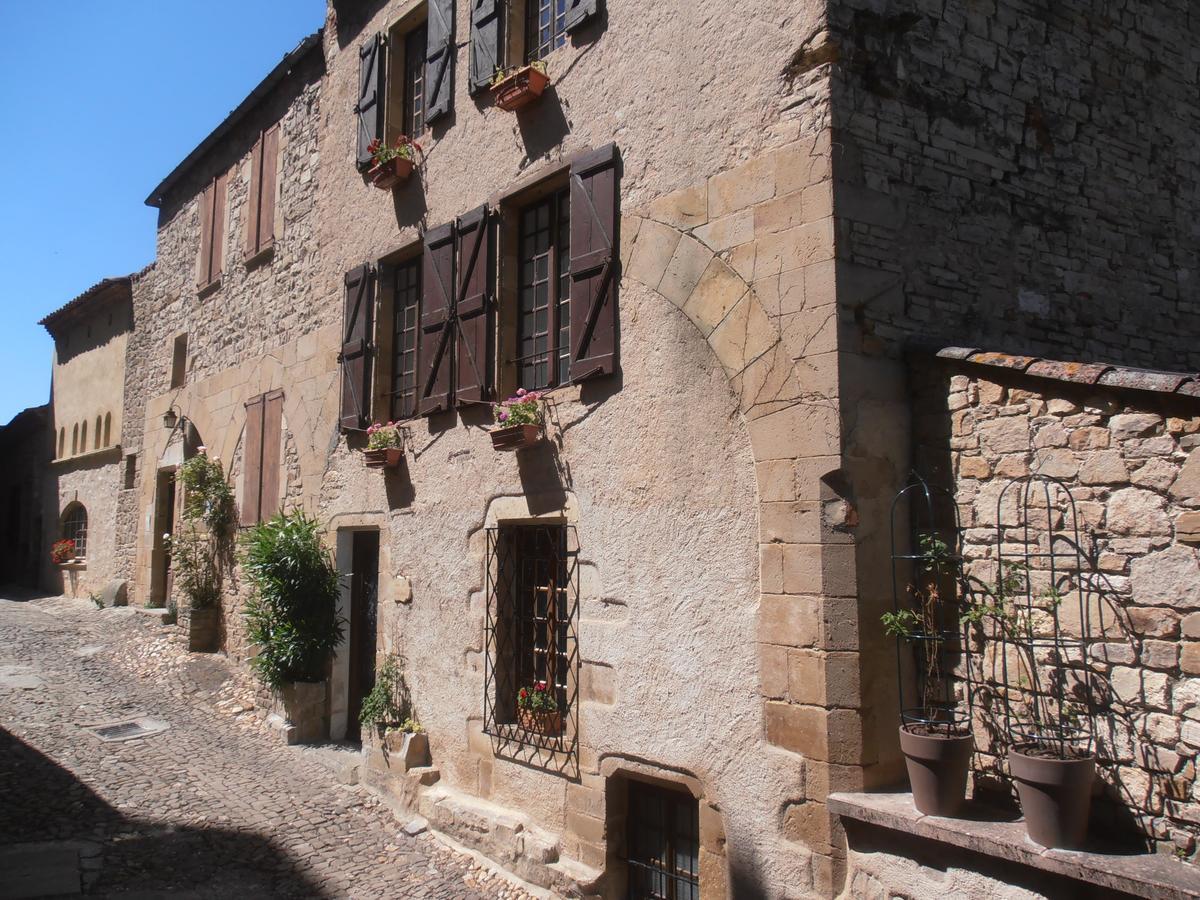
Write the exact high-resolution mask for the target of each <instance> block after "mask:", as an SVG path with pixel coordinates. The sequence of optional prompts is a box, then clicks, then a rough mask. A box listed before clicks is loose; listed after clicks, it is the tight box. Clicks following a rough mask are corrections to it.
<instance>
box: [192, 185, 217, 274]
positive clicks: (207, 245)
mask: <svg viewBox="0 0 1200 900" xmlns="http://www.w3.org/2000/svg"><path fill="white" fill-rule="evenodd" d="M214 192H215V186H214V184H213V183H212V182H209V184H208V187H206V188H205V189H204V192H203V193H202V194H201V195H200V269H199V271H198V272H197V273H196V284H197V285H198V286H200V287H204V286H205V285H206V284H208V283H209V282H210V281H212V226H213V194H214Z"/></svg>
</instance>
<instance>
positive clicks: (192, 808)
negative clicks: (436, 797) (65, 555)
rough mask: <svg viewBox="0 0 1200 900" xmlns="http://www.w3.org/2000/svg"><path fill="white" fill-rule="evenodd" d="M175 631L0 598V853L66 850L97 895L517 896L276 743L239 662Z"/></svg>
mask: <svg viewBox="0 0 1200 900" xmlns="http://www.w3.org/2000/svg"><path fill="white" fill-rule="evenodd" d="M172 631H173V629H172V628H171V627H170V626H163V625H161V624H159V623H157V622H155V621H154V620H152V619H148V618H147V617H145V616H143V615H139V614H136V613H134V612H133V611H132V610H126V609H114V610H97V609H95V608H94V607H93V606H92V604H91V603H90V602H88V601H82V602H81V601H77V600H70V599H64V598H48V599H35V600H31V601H27V602H17V601H11V600H0V855H3V854H4V853H8V854H9V855H10V856H11V854H13V853H19V852H21V850H22V848H30V847H31V845H41V844H44V845H48V846H49V848H50V851H53V852H50V853H49V855H46V853H47V851H45V850H43V849H41V848H32V850H31V849H27V850H26V851H25V855H24V858H25V859H26V860H28V859H37V858H45V859H47V860H53V862H48V863H47V864H48V865H50V864H53V865H57V866H61V865H62V864H63V863H62V862H61V860H62V859H63V858H70V859H71V860H75V859H78V869H79V880H80V889H81V890H82V892H83V893H85V894H87V895H91V896H101V897H123V898H134V897H138V898H142V897H146V898H149V897H162V896H171V897H188V898H205V900H207V898H230V897H236V898H243V897H244V898H251V897H331V898H332V897H372V898H375V897H396V898H410V897H411V898H451V897H453V898H482V897H512V898H526V897H529V896H530V895H529V894H527V893H525V892H524V891H523V890H521V889H520V888H518V887H517V886H515V885H513V884H511V883H510V882H508V881H506V880H504V879H503V878H501V877H500V876H498V875H496V874H495V873H493V872H492V871H490V870H489V869H485V868H483V867H482V866H480V865H478V864H476V863H474V862H473V860H472V859H470V858H469V857H466V856H463V855H461V854H458V853H455V852H453V851H452V850H450V849H449V848H447V847H446V846H444V845H443V844H442V843H440V842H439V841H437V840H436V839H435V838H434V837H433V836H431V835H429V834H428V833H425V834H420V835H417V836H416V837H410V836H409V835H407V834H405V833H404V832H403V830H402V827H403V824H404V823H403V822H398V821H397V820H396V819H395V818H394V817H393V816H392V814H391V813H390V812H389V811H388V810H387V809H386V808H385V807H383V806H382V805H381V804H380V803H379V801H378V799H377V798H376V797H374V795H372V794H371V793H370V792H368V791H366V790H365V789H364V788H361V787H358V786H347V785H343V784H340V783H338V780H337V779H336V778H335V777H334V773H333V771H331V769H330V768H329V767H328V766H326V765H322V764H321V763H320V762H319V761H317V759H316V758H315V755H314V754H313V753H312V752H311V751H303V750H300V749H298V748H295V747H291V748H289V747H286V746H284V745H283V744H282V743H281V742H280V739H279V738H278V737H277V736H275V735H274V734H272V733H271V732H269V731H268V730H267V729H266V728H265V727H264V726H263V725H262V723H261V718H262V717H261V713H260V711H259V710H257V709H256V708H255V696H256V690H255V687H254V685H253V684H252V683H251V682H249V681H248V679H247V678H246V676H245V674H244V673H242V672H240V671H238V670H237V669H236V668H235V667H234V666H233V665H231V664H230V663H229V662H228V661H226V660H225V659H224V658H223V657H220V656H217V655H210V654H189V653H187V652H186V651H185V650H184V649H183V648H182V647H180V646H179V645H178V644H177V643H176V642H175V641H174V640H173V638H172ZM132 716H146V717H150V718H153V719H159V720H162V721H164V722H166V723H167V726H168V727H167V729H166V730H165V731H162V732H159V733H157V734H152V735H149V736H146V737H142V738H138V739H134V740H127V741H121V742H107V743H106V742H104V741H101V740H100V739H99V738H98V737H96V736H94V735H93V734H92V733H90V732H88V731H87V730H85V728H84V726H87V725H94V724H97V723H104V722H112V721H115V720H120V719H124V718H129V717H132ZM64 848H65V849H66V850H67V851H68V852H67V855H66V857H64V856H63V853H62V851H63V849H64ZM35 851H36V853H40V854H42V856H31V855H30V853H31V852H35ZM55 853H57V856H56V855H55Z"/></svg>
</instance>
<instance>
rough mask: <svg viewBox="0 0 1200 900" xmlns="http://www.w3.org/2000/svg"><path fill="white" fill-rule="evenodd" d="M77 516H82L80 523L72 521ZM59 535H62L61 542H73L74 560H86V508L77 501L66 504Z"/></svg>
mask: <svg viewBox="0 0 1200 900" xmlns="http://www.w3.org/2000/svg"><path fill="white" fill-rule="evenodd" d="M77 514H78V515H79V516H82V522H78V521H74V522H73V521H72V520H73V519H74V518H75V516H76V515H77ZM59 533H60V534H61V535H62V538H61V539H62V540H68V539H70V540H73V541H74V542H75V559H77V560H86V559H87V533H88V512H87V507H85V506H84V505H83V504H82V503H80V502H79V501H74V502H72V503H69V504H67V508H66V509H64V510H63V514H62V525H61V526H60V528H59Z"/></svg>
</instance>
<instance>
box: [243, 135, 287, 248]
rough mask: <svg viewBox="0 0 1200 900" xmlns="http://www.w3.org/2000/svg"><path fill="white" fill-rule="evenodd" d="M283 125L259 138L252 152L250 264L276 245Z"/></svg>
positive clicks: (248, 216) (245, 241)
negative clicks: (276, 212)
mask: <svg viewBox="0 0 1200 900" xmlns="http://www.w3.org/2000/svg"><path fill="white" fill-rule="evenodd" d="M278 166H279V126H278V125H272V126H271V127H270V128H268V129H267V130H266V131H264V132H262V133H261V134H260V135H259V136H258V140H256V141H255V142H254V149H253V150H251V151H250V188H249V191H248V193H247V194H246V207H245V209H246V212H245V216H244V218H245V220H246V232H245V235H244V239H243V245H242V249H243V254H244V257H245V260H246V262H247V263H252V262H254V261H256V260H258V259H260V258H262V257H264V256H265V254H266V253H267V251H269V250H271V249H272V248H273V247H274V245H275V202H276V190H277V185H278V182H279V178H278Z"/></svg>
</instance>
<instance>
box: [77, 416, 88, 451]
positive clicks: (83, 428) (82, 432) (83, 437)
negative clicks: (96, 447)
mask: <svg viewBox="0 0 1200 900" xmlns="http://www.w3.org/2000/svg"><path fill="white" fill-rule="evenodd" d="M79 452H80V453H87V419H84V420H83V424H82V425H80V426H79Z"/></svg>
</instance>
